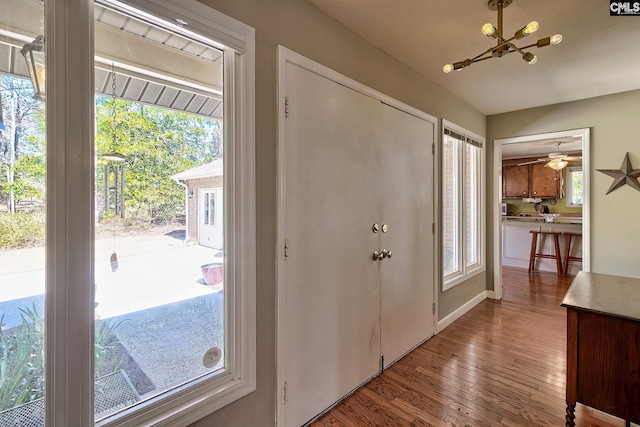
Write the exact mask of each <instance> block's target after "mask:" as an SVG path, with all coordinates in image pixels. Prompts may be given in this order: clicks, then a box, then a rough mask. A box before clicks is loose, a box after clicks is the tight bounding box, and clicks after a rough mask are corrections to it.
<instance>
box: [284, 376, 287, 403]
mask: <svg viewBox="0 0 640 427" xmlns="http://www.w3.org/2000/svg"><path fill="white" fill-rule="evenodd" d="M287 392H288V390H287V382H286V381H285V382H284V401H285V402H286V401H287V399H288V396H287Z"/></svg>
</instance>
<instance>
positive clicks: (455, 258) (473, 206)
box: [442, 121, 484, 290]
mask: <svg viewBox="0 0 640 427" xmlns="http://www.w3.org/2000/svg"><path fill="white" fill-rule="evenodd" d="M483 144H484V140H483V139H482V138H480V137H479V136H477V135H474V134H472V133H470V132H468V131H466V130H465V129H462V128H460V127H458V126H456V125H454V124H452V123H448V122H446V121H445V122H444V126H443V135H442V242H443V247H442V271H443V289H444V290H446V289H449V288H451V287H453V286H455V285H456V284H458V283H460V282H462V281H464V280H467V279H468V278H470V277H471V276H473V275H475V274H477V273H479V272H481V271H483V269H484V251H483V240H484V239H483V236H484V225H483V211H484V167H483V165H484V152H483Z"/></svg>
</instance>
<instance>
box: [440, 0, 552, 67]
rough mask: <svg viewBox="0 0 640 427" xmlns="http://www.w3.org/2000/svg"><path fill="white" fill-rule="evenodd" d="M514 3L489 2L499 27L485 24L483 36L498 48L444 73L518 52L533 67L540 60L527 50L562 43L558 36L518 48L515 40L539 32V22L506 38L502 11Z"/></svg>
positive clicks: (498, 0) (508, 0)
mask: <svg viewBox="0 0 640 427" xmlns="http://www.w3.org/2000/svg"><path fill="white" fill-rule="evenodd" d="M512 2H513V0H489V3H488V6H489V9H491V10H497V11H498V27H497V28H496V27H494V26H493V25H492V24H490V23H487V24H484V25H483V26H482V34H484V35H486V36H487V37H490V38H492V39H495V40H496V41H497V44H496V46H494V47H491V48H489V49H487V50H485V51H484V52H482V53H481V54H480V55H478V56H476V57H474V58H471V59H465V60H464V61H460V62H454V63H453V64H447V65H445V66H444V67H443V68H442V71H444V72H445V73H450V72H452V71H459V70H462V69H463V68H464V67H468V66H469V65H471V64H473V63H474V62H480V61H484V60H485V59H491V58H501V57H503V56H504V55H506V54H508V53H511V52H518V53H519V54H520V55H522V59H524V60H525V61H527V62H528V63H529V64H532V65H533V64H535V63H536V62H537V61H538V58H537V57H536V56H535V55H534V54H533V53H531V52H528V51H527V49H530V48H532V47H538V48H540V47H545V46H549V45H550V44H558V43H560V42H561V41H562V36H561V35H560V34H556V35H555V36H552V37H546V38H543V39H540V40H538V41H537V42H535V43H532V44H530V45H528V46H522V47H518V46H516V45H515V44H514V43H513V41H514V40H520V39H522V38H524V37H526V36H528V35H529V34H532V33H535V32H536V31H537V30H538V22H536V21H531V22H529V23H528V24H527V25H526V26H525V27H523V28H521V29H519V30H518V31H516V33H515V34H514V35H513V37H511V38H510V39H506V38H504V35H503V33H502V11H503V10H504V8H505V7H507V6H509V5H510V4H511V3H512Z"/></svg>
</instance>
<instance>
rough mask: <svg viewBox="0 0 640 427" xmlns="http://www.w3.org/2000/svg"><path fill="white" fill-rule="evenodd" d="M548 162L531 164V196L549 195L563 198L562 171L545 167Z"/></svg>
mask: <svg viewBox="0 0 640 427" xmlns="http://www.w3.org/2000/svg"><path fill="white" fill-rule="evenodd" d="M545 164H546V163H536V164H533V165H529V168H530V169H529V170H530V172H529V174H530V177H531V180H530V182H531V196H530V197H547V198H553V199H560V198H562V193H561V190H562V186H561V185H560V176H561V172H559V171H556V170H554V169H552V168H549V167H545Z"/></svg>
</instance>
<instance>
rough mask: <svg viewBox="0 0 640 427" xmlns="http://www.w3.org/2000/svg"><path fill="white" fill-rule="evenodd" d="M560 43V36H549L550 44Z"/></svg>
mask: <svg viewBox="0 0 640 427" xmlns="http://www.w3.org/2000/svg"><path fill="white" fill-rule="evenodd" d="M561 41H562V34H556V35H555V36H551V44H560V42H561Z"/></svg>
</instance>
